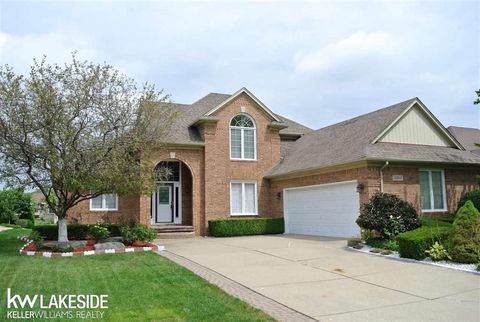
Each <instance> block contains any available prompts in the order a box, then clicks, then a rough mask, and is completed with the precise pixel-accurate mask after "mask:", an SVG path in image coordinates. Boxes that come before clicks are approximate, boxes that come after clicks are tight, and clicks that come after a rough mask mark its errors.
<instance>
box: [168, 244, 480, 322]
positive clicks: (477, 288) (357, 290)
mask: <svg viewBox="0 0 480 322" xmlns="http://www.w3.org/2000/svg"><path fill="white" fill-rule="evenodd" d="M160 243H161V244H162V245H165V246H166V249H167V251H168V252H171V253H172V254H175V255H176V256H180V257H183V258H184V259H187V260H189V261H192V262H195V263H197V264H198V265H200V266H203V267H205V268H208V269H210V270H212V271H214V272H216V273H218V274H219V275H221V276H224V277H226V278H228V279H231V280H233V281H235V282H237V283H239V284H241V285H243V286H245V287H246V288H248V289H250V290H253V291H255V292H257V293H259V294H261V295H263V296H266V297H268V298H270V299H272V300H274V301H276V302H278V303H281V304H283V305H285V306H287V307H289V308H291V309H293V310H295V311H298V312H301V313H303V314H305V315H307V316H309V317H312V318H314V319H318V320H321V321H386V320H388V321H479V320H480V276H479V275H475V274H472V273H465V272H459V271H454V270H451V269H447V268H441V267H433V266H427V265H424V264H417V263H407V262H401V261H396V260H392V259H388V258H383V257H377V256H373V255H368V254H363V253H358V252H353V251H350V250H347V249H345V244H346V241H345V240H340V239H332V238H314V237H311V238H307V237H301V236H288V235H284V236H252V237H236V238H195V239H184V240H161V241H160Z"/></svg>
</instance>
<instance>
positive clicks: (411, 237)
mask: <svg viewBox="0 0 480 322" xmlns="http://www.w3.org/2000/svg"><path fill="white" fill-rule="evenodd" d="M451 230H452V228H451V226H437V227H429V226H425V227H420V228H418V229H415V230H411V231H407V232H404V233H401V234H399V235H398V236H397V243H398V251H399V253H400V256H401V257H406V258H413V259H417V260H422V259H424V258H425V257H427V254H426V251H427V250H429V249H430V248H431V247H432V246H433V244H435V242H438V243H440V244H442V243H444V242H445V241H446V240H447V239H448V238H449V236H450V232H451Z"/></svg>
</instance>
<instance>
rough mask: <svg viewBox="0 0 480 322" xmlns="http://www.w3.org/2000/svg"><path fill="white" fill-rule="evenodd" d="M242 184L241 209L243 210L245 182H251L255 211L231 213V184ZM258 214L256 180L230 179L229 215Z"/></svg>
mask: <svg viewBox="0 0 480 322" xmlns="http://www.w3.org/2000/svg"><path fill="white" fill-rule="evenodd" d="M239 183H240V184H242V211H244V210H245V184H253V185H254V187H255V188H254V190H255V197H254V198H255V212H254V213H243V212H242V213H233V212H232V209H233V198H232V186H233V184H239ZM257 215H258V191H257V181H256V180H232V181H230V216H257Z"/></svg>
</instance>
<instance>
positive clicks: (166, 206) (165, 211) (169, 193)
mask: <svg viewBox="0 0 480 322" xmlns="http://www.w3.org/2000/svg"><path fill="white" fill-rule="evenodd" d="M155 221H156V222H157V223H172V222H173V183H165V184H163V185H160V186H158V191H157V217H156V220H155Z"/></svg>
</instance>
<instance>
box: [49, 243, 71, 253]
mask: <svg viewBox="0 0 480 322" xmlns="http://www.w3.org/2000/svg"><path fill="white" fill-rule="evenodd" d="M49 248H50V249H51V250H52V251H54V252H56V253H71V252H73V250H74V248H73V247H72V246H70V245H55V246H50V247H49Z"/></svg>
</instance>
